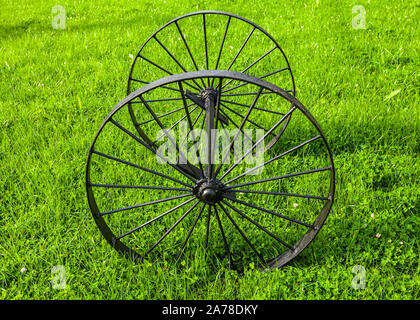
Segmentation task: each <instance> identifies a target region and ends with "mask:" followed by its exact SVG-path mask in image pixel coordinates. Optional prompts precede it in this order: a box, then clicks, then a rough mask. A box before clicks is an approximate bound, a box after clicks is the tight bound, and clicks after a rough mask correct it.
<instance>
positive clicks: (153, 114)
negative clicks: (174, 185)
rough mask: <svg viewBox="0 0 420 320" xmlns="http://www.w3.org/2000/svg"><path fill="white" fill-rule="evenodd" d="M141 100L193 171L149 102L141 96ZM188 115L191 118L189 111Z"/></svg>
mask: <svg viewBox="0 0 420 320" xmlns="http://www.w3.org/2000/svg"><path fill="white" fill-rule="evenodd" d="M140 99H141V101H143V103H144V106H145V107H146V109H147V110H148V111H149V112H150V114H151V115H152V117H153V118H154V119H155V121H156V122H157V124H158V125H159V127H160V128H161V129H162V130H163V132H164V133H165V134H166V136H167V137H168V139H169V140H170V141H171V143H172V144H173V146H174V147H175V149H176V151H177V152H178V154H179V155H180V156H181V157H182V158H183V160H184V161H185V163H186V164H187V166H189V167H190V168H191V170H193V168H192V165H191V164H190V163H189V162H188V160H187V158H186V156H185V155H184V153H182V152H181V150H180V149H179V146H178V144H177V143H176V141H175V140H174V139H173V137H172V136H171V135H170V134H169V132H168V130H166V128H165V127H164V125H163V124H162V122H160V120H159V118H158V117H157V115H156V114H155V113H154V112H153V110H152V109H151V108H150V106H149V105H148V104H147V102H146V101H145V100H144V99H143V97H142V96H140ZM184 101H185V100H184ZM186 114H187V116H189V112H188V111H186Z"/></svg>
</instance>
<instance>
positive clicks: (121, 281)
mask: <svg viewBox="0 0 420 320" xmlns="http://www.w3.org/2000/svg"><path fill="white" fill-rule="evenodd" d="M0 1H1V11H0V75H1V84H0V96H1V100H0V129H1V130H0V160H1V162H0V193H1V196H0V298H1V299H419V295H420V294H419V293H420V275H419V259H420V255H419V249H420V247H419V239H420V232H419V231H420V228H419V226H420V215H419V212H420V205H419V199H418V198H419V190H420V183H419V181H420V179H419V178H420V158H419V152H420V149H419V142H420V141H419V136H420V135H419V123H420V121H419V120H420V118H419V111H420V99H419V98H420V94H419V93H420V79H419V70H420V50H419V48H420V38H419V36H418V35H419V33H420V32H419V31H420V30H419V27H418V24H419V21H420V5H419V3H418V2H416V1H405V0H401V1H398V2H397V1H388V2H387V1H379V0H371V1H367V0H361V1H324V0H319V1H318V0H312V1H296V3H294V4H291V3H290V1H268V0H261V1H255V2H247V1H244V0H240V1H231V2H227V1H212V2H211V3H210V4H207V3H206V2H202V1H190V0H188V1H183V2H181V1H172V0H166V1H148V0H147V1H146V0H140V1H129V0H125V1H95V2H92V1H64V0H63V1H46V0H42V1H5V0H0ZM56 5H61V6H63V7H64V8H65V10H66V22H65V29H63V30H60V29H54V28H53V27H52V21H53V18H54V16H56V13H53V12H52V8H53V7H54V6H56ZM357 5H361V6H363V7H364V8H365V12H366V21H365V28H362V29H355V28H353V26H352V20H353V18H354V17H355V16H356V15H357V14H358V12H355V13H353V12H352V8H353V7H354V6H357ZM199 10H221V11H227V12H231V13H235V14H238V15H240V16H243V17H245V18H247V19H249V20H251V21H253V22H255V23H257V24H258V25H259V26H261V27H262V28H264V29H265V30H267V31H268V32H269V33H270V34H271V35H273V37H274V38H275V39H276V40H277V41H278V43H279V44H280V46H281V47H282V49H283V50H284V52H285V54H286V56H287V58H288V60H289V63H290V66H291V68H292V70H293V75H294V79H295V83H296V97H297V98H298V99H299V100H300V101H301V102H302V103H303V105H305V106H306V107H307V108H308V109H309V110H310V112H311V113H312V115H313V116H314V117H315V118H316V119H317V121H318V123H319V124H320V126H321V127H322V129H323V132H324V134H325V136H326V137H327V139H328V142H329V144H330V147H331V150H332V153H333V156H334V164H335V167H336V193H335V202H334V205H333V207H332V210H331V212H330V214H329V217H328V219H327V220H326V223H325V225H324V227H323V228H322V230H321V231H320V233H319V234H318V236H317V237H316V239H315V240H314V241H313V242H312V243H311V244H310V245H309V246H308V248H307V249H306V250H304V251H303V252H302V253H301V254H300V255H299V256H298V257H297V258H296V259H294V260H293V261H292V262H291V263H290V264H288V265H286V266H284V267H282V268H280V269H277V270H274V271H271V272H265V271H261V270H260V269H259V268H258V267H257V265H256V264H254V263H253V262H251V261H248V260H246V263H244V265H243V268H244V270H243V272H238V271H236V270H235V269H234V268H231V266H230V265H229V261H228V259H223V258H220V259H219V258H211V256H210V258H209V257H207V256H204V250H203V248H202V246H201V245H194V242H193V244H192V245H191V246H187V248H186V250H185V255H184V256H183V258H182V259H181V261H180V263H179V264H177V265H173V264H172V263H171V261H170V259H169V258H167V257H166V256H163V257H161V258H160V259H157V261H155V260H153V259H149V260H146V261H144V262H143V263H135V262H133V261H130V260H128V259H126V258H124V257H123V256H121V255H119V254H118V253H117V252H116V251H115V250H113V249H112V248H111V247H110V246H109V244H107V242H106V241H105V240H104V239H103V237H102V236H101V235H100V232H99V231H98V228H97V227H96V224H95V223H94V220H93V218H92V214H91V212H90V210H89V206H88V202H87V199H86V188H85V169H86V160H87V154H88V150H89V147H90V145H91V143H92V140H93V138H94V136H95V133H96V131H97V130H98V128H99V126H100V124H101V123H102V121H103V119H104V118H105V117H106V115H107V114H108V113H109V111H110V110H111V109H112V107H114V106H115V105H116V104H117V103H118V101H120V100H121V99H123V98H124V97H125V95H126V90H127V77H128V74H129V69H130V66H131V63H132V61H133V57H134V56H135V55H136V53H137V51H138V50H139V48H140V46H141V45H142V43H143V42H144V41H145V40H146V39H147V38H148V37H149V36H150V35H151V34H152V33H153V32H154V31H155V30H156V29H157V28H159V27H160V26H162V25H163V24H164V23H166V22H168V21H169V20H171V19H173V18H175V17H177V16H179V15H181V14H185V13H189V12H194V11H199ZM222 31H223V30H222ZM238 32H239V31H238ZM241 39H243V37H242V38H240V37H239V36H238V39H237V41H238V43H240V42H242V40H241ZM254 49H255V51H256V50H258V48H257V47H255V48H254ZM165 59H169V58H165ZM159 77H160V76H159ZM108 139H109V140H108V141H111V140H112V138H108ZM169 172H170V170H169V171H168V173H169ZM113 173H114V174H116V173H117V171H115V172H110V171H108V172H106V173H105V174H106V175H108V174H109V175H110V176H111V175H112V174H113ZM312 185H316V182H314V183H313V184H312ZM106 195H107V194H104V197H105V198H106ZM137 196H138V195H137ZM148 197H149V198H148V201H151V200H153V199H154V195H153V193H151V194H149V195H148ZM122 222H123V221H122V220H121V221H120V220H118V221H117V223H122ZM203 230H204V229H203ZM184 233H185V230H184ZM197 233H198V232H197ZM147 236H148V235H147V233H146V236H145V239H146V238H147ZM197 241H198V240H197ZM210 249H211V248H210ZM214 250H215V252H218V250H220V252H221V255H223V245H222V244H220V246H216V247H215V248H214ZM219 256H220V255H219ZM56 266H63V268H64V270H65V273H66V278H65V281H66V283H65V288H63V289H54V288H53V286H52V281H53V280H54V281H55V280H56V278H57V275H58V274H57V273H55V271H56V270H57V269H56V268H57V267H56ZM357 266H362V267H363V269H362V271H360V270H361V269H360V267H357ZM59 268H61V267H59ZM358 268H359V269H358ZM357 270H359V271H357ZM352 271H353V273H352ZM361 273H364V275H365V279H366V280H365V287H363V288H359V289H356V288H354V286H352V281H354V280H356V279H357V278H358V277H359V276H361ZM355 277H356V279H354V278H355Z"/></svg>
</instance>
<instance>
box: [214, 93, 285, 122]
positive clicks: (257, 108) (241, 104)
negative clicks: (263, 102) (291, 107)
mask: <svg viewBox="0 0 420 320" xmlns="http://www.w3.org/2000/svg"><path fill="white" fill-rule="evenodd" d="M261 94H262V93H261ZM221 101H222V102H224V103H230V104H234V105H237V106H241V107H246V108H249V105H247V104H243V103H239V102H234V101H229V100H221ZM224 106H225V105H224ZM225 107H226V106H225ZM226 108H227V107H226ZM254 109H255V110H260V111H265V112H269V113H274V114H279V115H281V116H284V113H281V112H277V111H271V110H267V109H263V108H259V107H254Z"/></svg>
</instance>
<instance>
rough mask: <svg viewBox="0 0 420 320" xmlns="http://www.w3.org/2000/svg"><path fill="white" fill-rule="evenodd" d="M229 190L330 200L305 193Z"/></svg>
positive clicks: (230, 190)
mask: <svg viewBox="0 0 420 320" xmlns="http://www.w3.org/2000/svg"><path fill="white" fill-rule="evenodd" d="M229 192H239V193H256V194H267V195H273V196H288V197H298V198H307V199H318V200H330V198H328V197H320V196H309V195H305V194H297V193H287V192H273V191H258V190H242V189H240V190H238V189H229Z"/></svg>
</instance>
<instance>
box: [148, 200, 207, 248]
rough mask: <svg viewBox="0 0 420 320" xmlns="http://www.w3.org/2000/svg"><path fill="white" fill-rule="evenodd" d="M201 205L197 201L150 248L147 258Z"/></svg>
mask: <svg viewBox="0 0 420 320" xmlns="http://www.w3.org/2000/svg"><path fill="white" fill-rule="evenodd" d="M199 203H200V201H199V200H197V201H196V203H194V204H193V205H192V207H190V208H189V209H188V210H187V211H185V213H184V214H183V215H182V216H181V217H180V218H179V219H178V220H177V221H176V222H175V223H174V224H173V225H172V226H171V227H170V228H169V229H168V230H167V231H166V232H165V233H164V234H163V236H162V237H160V239H159V240H158V241H156V243H155V244H154V245H153V246H151V247H150V248H149V250H147V252H146V253H145V254H144V255H145V256H147V255H148V254H149V253H150V252H151V251H152V250H153V249H154V248H156V247H157V246H158V245H159V243H160V242H161V241H162V240H163V239H165V238H166V236H167V235H168V234H169V233H170V232H171V231H172V230H173V229H174V228H175V227H176V226H177V225H178V224H179V223H180V222H181V221H182V220H183V219H184V218H185V217H186V216H187V215H188V214H189V213H190V212H191V211H192V210H193V209H194V208H195V207H196V206H197V205H198V204H199Z"/></svg>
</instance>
